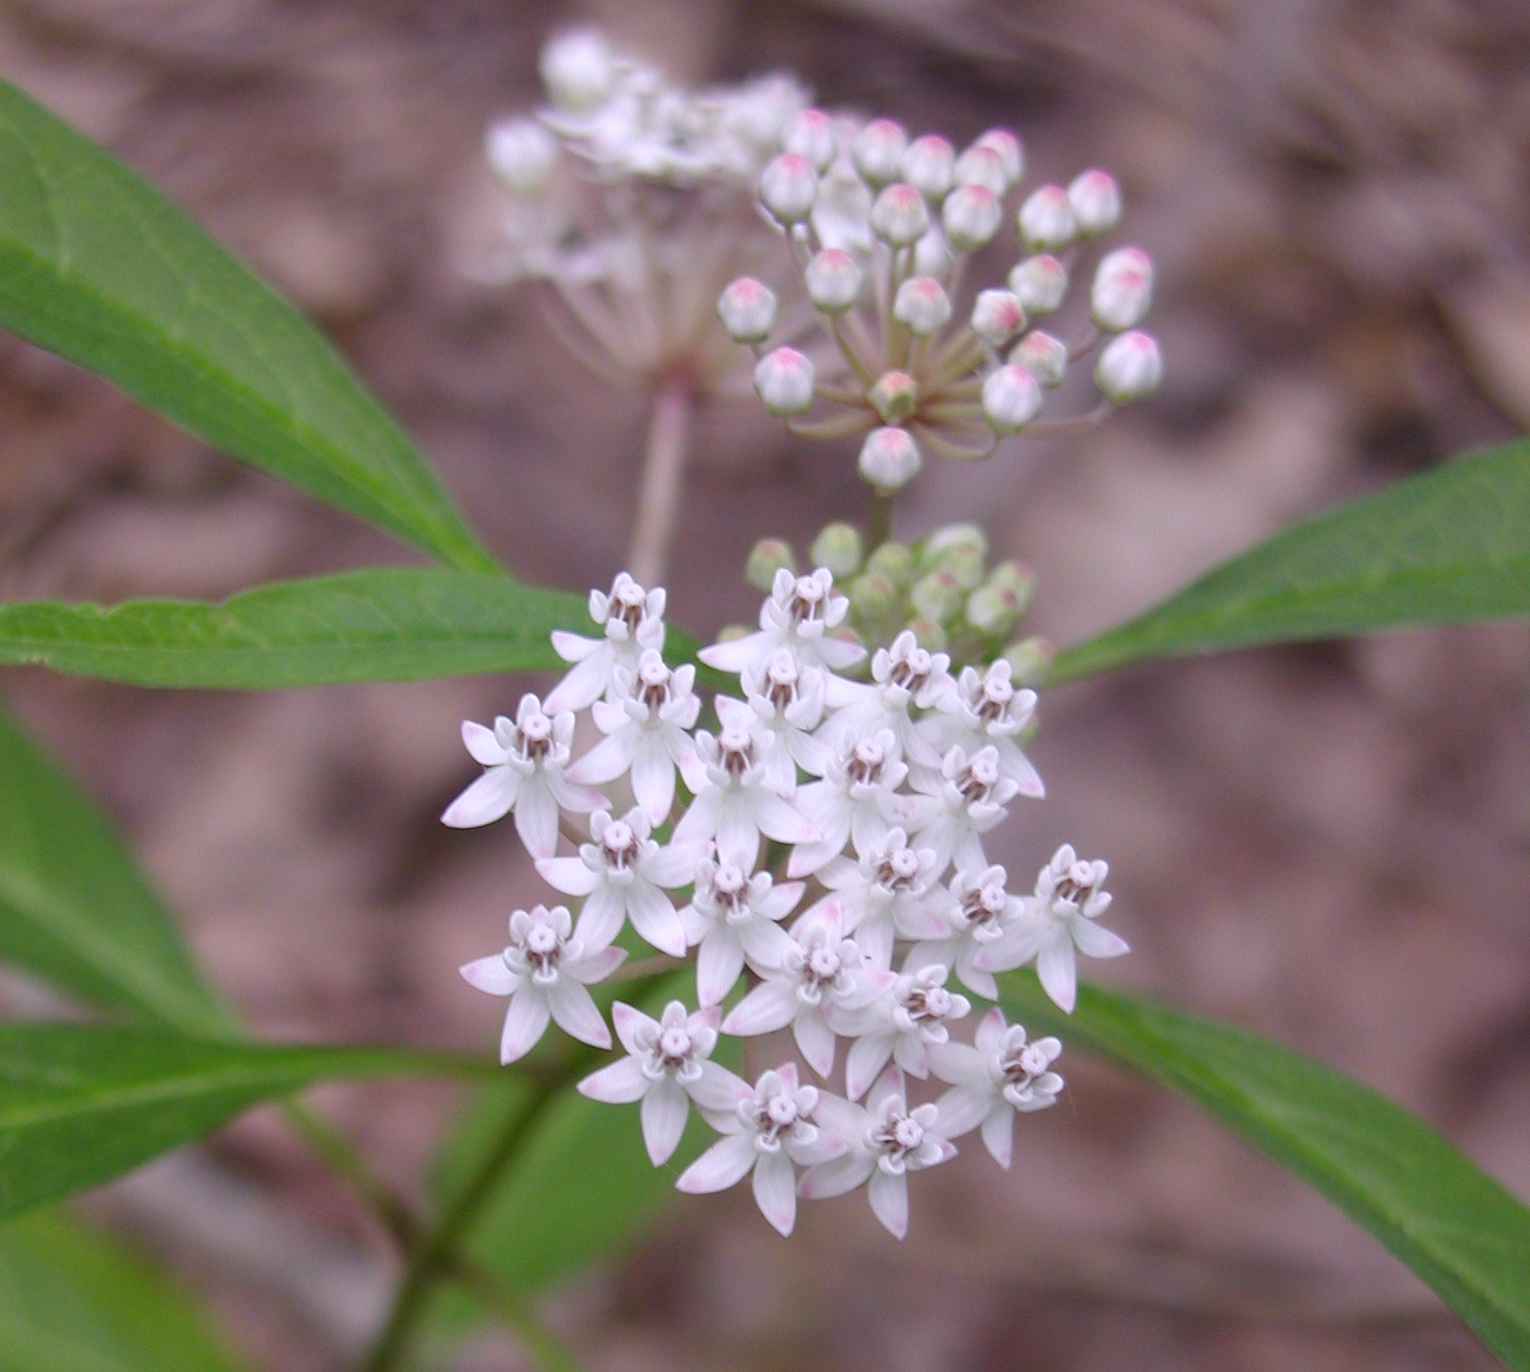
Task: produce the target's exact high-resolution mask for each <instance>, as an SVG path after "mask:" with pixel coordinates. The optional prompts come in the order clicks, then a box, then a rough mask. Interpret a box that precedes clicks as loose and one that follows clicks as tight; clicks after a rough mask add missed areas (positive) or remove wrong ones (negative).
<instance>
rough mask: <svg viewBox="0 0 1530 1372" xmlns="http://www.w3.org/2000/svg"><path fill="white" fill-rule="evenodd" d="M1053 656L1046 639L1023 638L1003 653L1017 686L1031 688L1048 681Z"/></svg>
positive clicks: (1050, 646)
mask: <svg viewBox="0 0 1530 1372" xmlns="http://www.w3.org/2000/svg"><path fill="white" fill-rule="evenodd" d="M1053 656H1054V653H1053V651H1052V645H1051V644H1050V643H1048V642H1047V641H1046V639H1044V638H1022V639H1020V640H1019V641H1018V642H1016V643H1011V644H1010V645H1009V646H1008V647H1007V648H1005V650H1004V653H1003V657H1004V658H1005V660H1006V661H1007V662H1008V663H1009V666H1010V671H1011V673H1012V678H1011V679H1012V680H1013V681H1014V683H1015V685H1016V686H1031V687H1035V686H1040V685H1041V684H1042V683H1043V682H1045V681H1046V679H1047V676H1048V674H1049V673H1050V672H1051V670H1052V658H1053Z"/></svg>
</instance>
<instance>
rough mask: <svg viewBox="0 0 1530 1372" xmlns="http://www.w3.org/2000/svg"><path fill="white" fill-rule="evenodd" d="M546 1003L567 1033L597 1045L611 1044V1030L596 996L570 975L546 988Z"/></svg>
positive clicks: (607, 1045) (607, 1046) (560, 1026)
mask: <svg viewBox="0 0 1530 1372" xmlns="http://www.w3.org/2000/svg"><path fill="white" fill-rule="evenodd" d="M547 1004H548V1008H549V1009H550V1010H551V1011H552V1017H553V1018H554V1019H555V1020H557V1022H558V1027H559V1028H560V1029H562V1030H563V1032H564V1033H566V1034H569V1035H571V1036H572V1037H574V1038H576V1039H578V1040H579V1041H580V1042H581V1043H589V1044H593V1045H594V1046H595V1047H596V1048H609V1047H610V1046H611V1031H610V1030H609V1029H607V1028H606V1022H605V1020H603V1019H602V1018H601V1016H600V1011H599V1010H598V1009H596V1007H595V1001H594V998H593V997H592V996H591V995H590V993H589V992H588V991H587V990H586V989H585V988H584V986H583V985H582V984H580V983H579V982H577V981H575V980H573V979H572V978H571V977H559V978H558V980H557V981H556V982H554V983H553V984H552V985H551V986H549V987H548V988H547Z"/></svg>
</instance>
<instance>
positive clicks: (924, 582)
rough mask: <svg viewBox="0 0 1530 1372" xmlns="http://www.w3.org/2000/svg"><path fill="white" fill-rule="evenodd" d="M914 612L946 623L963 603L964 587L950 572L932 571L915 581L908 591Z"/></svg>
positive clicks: (940, 622)
mask: <svg viewBox="0 0 1530 1372" xmlns="http://www.w3.org/2000/svg"><path fill="white" fill-rule="evenodd" d="M908 603H909V604H910V605H911V606H913V608H914V613H915V614H917V615H919V616H921V617H922V618H924V619H930V620H934V622H935V623H937V624H944V623H945V622H946V621H947V620H948V619H950V618H951V617H952V616H953V615H954V614H955V613H956V612H957V611H958V610H959V609H961V605H962V587H961V584H960V583H959V582H958V581H957V579H956V578H955V577H954V576H952V575H951V573H950V572H930V573H928V574H927V575H925V576H922V577H920V578H919V580H918V581H916V582H915V583H914V586H913V589H912V590H911V591H909V593H908Z"/></svg>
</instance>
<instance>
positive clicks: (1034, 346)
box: [1009, 329, 1068, 387]
mask: <svg viewBox="0 0 1530 1372" xmlns="http://www.w3.org/2000/svg"><path fill="white" fill-rule="evenodd" d="M1009 360H1010V361H1011V362H1013V363H1014V364H1015V366H1017V367H1024V368H1025V370H1026V371H1028V372H1029V373H1030V374H1031V375H1032V376H1034V377H1035V378H1036V380H1037V382H1038V383H1039V384H1040V385H1042V386H1046V387H1052V386H1061V385H1062V379H1063V375H1064V373H1066V372H1067V370H1068V345H1067V344H1066V343H1064V342H1063V341H1062V339H1060V338H1055V337H1053V336H1052V335H1051V334H1049V333H1045V332H1043V331H1042V330H1041V329H1032V330H1031V331H1030V333H1028V334H1026V336H1025V337H1024V338H1022V339H1021V340H1020V341H1019V342H1018V343H1016V344H1015V346H1014V347H1013V348H1011V349H1010V350H1009Z"/></svg>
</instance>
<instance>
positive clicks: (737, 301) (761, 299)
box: [717, 276, 776, 343]
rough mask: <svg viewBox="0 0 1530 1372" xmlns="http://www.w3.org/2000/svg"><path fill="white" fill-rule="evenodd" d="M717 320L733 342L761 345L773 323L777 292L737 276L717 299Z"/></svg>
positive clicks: (746, 277)
mask: <svg viewBox="0 0 1530 1372" xmlns="http://www.w3.org/2000/svg"><path fill="white" fill-rule="evenodd" d="M717 317H718V318H719V319H721V320H722V326H723V328H725V329H726V330H727V331H728V337H729V338H731V339H732V340H733V341H734V342H735V343H762V342H764V341H765V339H766V338H768V337H769V336H770V331H771V329H773V328H774V327H775V324H776V293H775V292H774V291H773V290H771V289H770V287H769V286H767V285H765V283H764V282H762V281H756V280H755V279H754V278H753V277H752V276H740V277H738V278H736V279H735V280H733V281H730V282H729V283H728V284H727V285H726V286H724V287H723V293H722V294H721V295H720V296H718V297H717Z"/></svg>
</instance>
